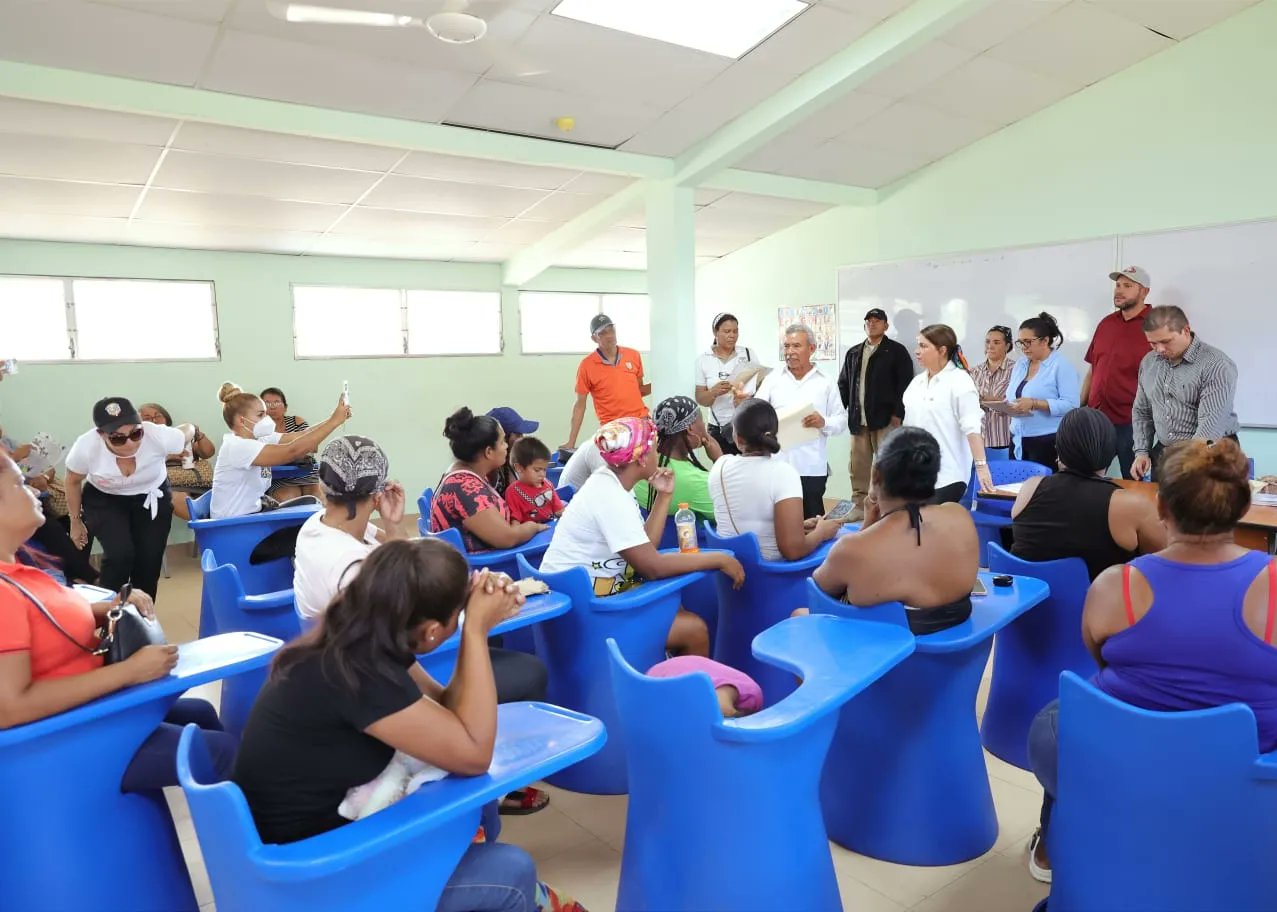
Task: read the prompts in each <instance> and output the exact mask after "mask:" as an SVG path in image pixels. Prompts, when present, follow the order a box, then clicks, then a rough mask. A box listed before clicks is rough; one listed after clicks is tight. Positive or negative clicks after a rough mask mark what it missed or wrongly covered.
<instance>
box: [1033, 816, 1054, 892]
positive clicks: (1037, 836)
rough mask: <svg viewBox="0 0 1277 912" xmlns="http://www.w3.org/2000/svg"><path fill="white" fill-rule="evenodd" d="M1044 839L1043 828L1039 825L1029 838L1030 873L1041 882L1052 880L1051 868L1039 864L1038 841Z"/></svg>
mask: <svg viewBox="0 0 1277 912" xmlns="http://www.w3.org/2000/svg"><path fill="white" fill-rule="evenodd" d="M1041 841H1042V828H1041V827H1038V828H1037V829H1036V830H1035V831H1034V832H1033V838H1031V839H1030V840H1029V874H1030V875H1031V876H1032V877H1033V879H1034V880H1036V881H1038V882H1039V883H1045V884H1049V883H1050V882H1051V869H1050V868H1044V867H1042V866H1041V865H1039V864H1038V858H1037V855H1038V843H1040V842H1041Z"/></svg>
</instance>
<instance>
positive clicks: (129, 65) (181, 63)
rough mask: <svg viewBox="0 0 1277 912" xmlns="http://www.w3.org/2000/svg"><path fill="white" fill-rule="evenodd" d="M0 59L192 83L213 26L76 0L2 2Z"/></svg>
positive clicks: (214, 30)
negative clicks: (2, 24) (2, 25)
mask: <svg viewBox="0 0 1277 912" xmlns="http://www.w3.org/2000/svg"><path fill="white" fill-rule="evenodd" d="M0 22H3V23H4V27H3V28H0V58H3V59H6V60H21V61H25V62H27V63H40V64H45V65H47V66H58V67H68V68H71V69H76V70H86V71H88V72H90V73H107V74H110V75H113V76H131V77H133V78H135V79H146V80H151V81H154V82H169V83H174V84H177V85H193V84H194V83H195V79H196V77H198V76H199V72H200V68H201V66H203V63H204V60H205V58H206V57H207V56H208V52H209V50H210V49H211V48H212V46H213V41H214V38H215V36H216V35H217V28H216V26H213V25H209V24H207V23H198V22H184V21H182V20H180V19H172V18H168V17H165V16H155V15H150V14H148V13H141V12H137V11H136V10H126V9H120V8H118V7H111V6H102V5H100V4H96V3H86V2H80V0H57V2H52V0H40V2H33V0H3V2H0Z"/></svg>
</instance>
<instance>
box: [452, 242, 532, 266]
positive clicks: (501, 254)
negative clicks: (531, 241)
mask: <svg viewBox="0 0 1277 912" xmlns="http://www.w3.org/2000/svg"><path fill="white" fill-rule="evenodd" d="M518 252H519V245H517V244H494V243H492V242H490V241H484V242H482V243H479V244H475V245H474V246H473V247H470V248H468V249H467V250H466V251H465V253H464V254H461V255H460V256H455V257H453V259H454V260H463V261H466V262H478V263H499V262H502V261H504V260H508V259H509V258H510V257H512V256H514V255H515V254H516V253H518Z"/></svg>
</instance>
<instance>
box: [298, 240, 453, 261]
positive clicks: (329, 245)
mask: <svg viewBox="0 0 1277 912" xmlns="http://www.w3.org/2000/svg"><path fill="white" fill-rule="evenodd" d="M473 246H474V245H473V244H472V243H468V242H458V241H449V240H447V239H440V240H431V239H425V238H422V239H410V238H370V237H359V236H357V235H350V234H327V235H324V236H323V237H322V238H320V239H319V240H317V241H316V242H315V244H314V246H313V247H311V249H310V251H309V253H310V254H321V255H323V256H353V257H386V258H389V259H406V260H451V259H453V258H454V257H458V256H461V255H463V254H464V253H465V252H466V251H467V250H469V249H470V248H471V247H473Z"/></svg>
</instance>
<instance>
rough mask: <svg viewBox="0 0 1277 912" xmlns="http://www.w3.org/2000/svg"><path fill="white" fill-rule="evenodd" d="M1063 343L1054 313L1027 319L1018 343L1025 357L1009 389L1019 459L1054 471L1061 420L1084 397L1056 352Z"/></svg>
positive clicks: (1013, 372)
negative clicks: (1056, 441) (1057, 432)
mask: <svg viewBox="0 0 1277 912" xmlns="http://www.w3.org/2000/svg"><path fill="white" fill-rule="evenodd" d="M1057 340H1058V342H1057ZM1063 342H1064V334H1063V333H1062V332H1060V324H1059V323H1057V322H1056V321H1055V317H1053V316H1051V315H1050V314H1049V313H1047V312H1045V311H1043V312H1042V313H1040V314H1038V315H1037V316H1036V317H1030V318H1029V319H1027V320H1025V321H1024V322H1023V323H1021V324H1020V336H1019V338H1018V339H1017V340H1016V345H1018V346H1019V347H1020V351H1022V352H1024V357H1023V358H1021V359H1020V360H1019V361H1017V362H1016V364H1015V366H1014V367H1013V368H1012V369H1011V381H1010V382H1009V383H1008V384H1007V402H1009V403H1010V404H1011V407H1012V410H1011V443H1012V446H1013V448H1014V457H1015V458H1016V459H1027V460H1029V461H1030V462H1038V463H1041V464H1042V465H1044V466H1046V467H1048V468H1050V469H1052V470H1054V469H1055V464H1056V461H1057V459H1058V457H1057V455H1056V450H1055V434H1056V431H1057V430H1059V427H1060V419H1061V418H1063V417H1064V415H1065V414H1066V413H1067V412H1068V411H1069V410H1070V409H1075V408H1077V407H1078V402H1079V401H1080V399H1079V397H1080V396H1081V393H1082V381H1081V380H1080V379H1079V378H1078V375H1077V368H1075V367H1074V366H1073V365H1072V364H1070V363H1069V361H1068V359H1067V358H1065V357H1064V356H1063V355H1062V354H1060V350H1059V348H1058V347H1057V345H1058V344H1063Z"/></svg>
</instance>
